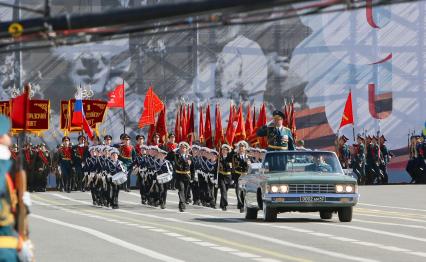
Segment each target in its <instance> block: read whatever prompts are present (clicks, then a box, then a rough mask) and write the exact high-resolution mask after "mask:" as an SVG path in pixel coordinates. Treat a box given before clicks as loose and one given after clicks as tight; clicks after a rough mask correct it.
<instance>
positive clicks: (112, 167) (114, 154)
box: [108, 138, 130, 209]
mask: <svg viewBox="0 0 426 262" xmlns="http://www.w3.org/2000/svg"><path fill="white" fill-rule="evenodd" d="M129 139H130V138H129ZM110 153H111V159H110V161H108V172H109V174H110V175H111V176H113V175H115V174H117V173H120V172H123V173H127V169H126V165H125V164H124V163H123V162H122V161H120V160H119V151H118V150H117V149H116V148H113V149H112V150H111V152H110ZM108 182H110V183H111V207H112V208H113V209H117V208H118V193H119V192H120V187H119V185H117V184H115V183H112V180H109V181H108Z"/></svg>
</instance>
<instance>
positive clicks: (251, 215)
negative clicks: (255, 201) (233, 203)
mask: <svg viewBox="0 0 426 262" xmlns="http://www.w3.org/2000/svg"><path fill="white" fill-rule="evenodd" d="M245 209H246V210H245V211H246V219H257V211H258V210H257V208H253V207H247V205H245Z"/></svg>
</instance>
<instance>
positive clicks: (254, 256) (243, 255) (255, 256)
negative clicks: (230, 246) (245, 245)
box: [231, 252, 260, 258]
mask: <svg viewBox="0 0 426 262" xmlns="http://www.w3.org/2000/svg"><path fill="white" fill-rule="evenodd" d="M231 254H232V255H236V256H239V257H244V258H259V257H260V256H258V255H255V254H251V253H246V252H237V253H231Z"/></svg>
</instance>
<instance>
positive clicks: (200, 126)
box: [198, 106, 204, 143]
mask: <svg viewBox="0 0 426 262" xmlns="http://www.w3.org/2000/svg"><path fill="white" fill-rule="evenodd" d="M198 138H199V139H200V143H204V117H203V107H202V106H200V121H199V124H198Z"/></svg>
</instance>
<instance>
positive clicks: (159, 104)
mask: <svg viewBox="0 0 426 262" xmlns="http://www.w3.org/2000/svg"><path fill="white" fill-rule="evenodd" d="M163 108H164V104H163V101H161V99H160V98H158V96H157V95H156V94H155V93H154V91H153V90H152V87H150V88H149V89H148V92H146V96H145V101H144V103H143V109H144V110H143V112H142V116H141V118H140V119H139V125H138V126H139V128H143V127H144V126H146V125H151V124H155V114H157V113H158V112H160V111H161V110H163Z"/></svg>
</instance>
